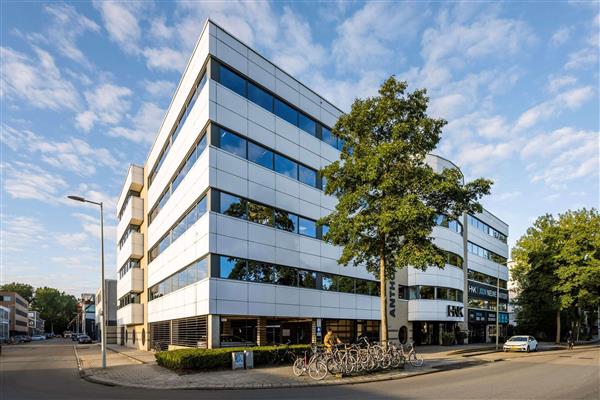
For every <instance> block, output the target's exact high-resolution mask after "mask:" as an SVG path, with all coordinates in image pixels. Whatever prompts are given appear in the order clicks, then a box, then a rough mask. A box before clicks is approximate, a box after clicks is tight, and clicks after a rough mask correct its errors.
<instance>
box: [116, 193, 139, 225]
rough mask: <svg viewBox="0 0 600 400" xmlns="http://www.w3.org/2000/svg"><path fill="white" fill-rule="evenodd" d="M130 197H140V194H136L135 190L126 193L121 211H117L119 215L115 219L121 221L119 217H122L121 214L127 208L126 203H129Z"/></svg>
mask: <svg viewBox="0 0 600 400" xmlns="http://www.w3.org/2000/svg"><path fill="white" fill-rule="evenodd" d="M131 196H136V197H140V192H136V191H135V190H129V192H127V197H125V201H123V204H122V205H121V209H120V210H119V215H118V217H117V218H119V219H121V217H122V216H123V213H124V212H125V209H126V208H127V203H128V202H129V199H130V198H131Z"/></svg>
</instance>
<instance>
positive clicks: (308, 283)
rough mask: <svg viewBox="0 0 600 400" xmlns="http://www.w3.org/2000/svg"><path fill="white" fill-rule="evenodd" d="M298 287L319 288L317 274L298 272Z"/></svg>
mask: <svg viewBox="0 0 600 400" xmlns="http://www.w3.org/2000/svg"><path fill="white" fill-rule="evenodd" d="M298 286H300V287H305V288H310V289H314V288H316V287H317V274H316V273H315V272H311V271H304V270H299V271H298Z"/></svg>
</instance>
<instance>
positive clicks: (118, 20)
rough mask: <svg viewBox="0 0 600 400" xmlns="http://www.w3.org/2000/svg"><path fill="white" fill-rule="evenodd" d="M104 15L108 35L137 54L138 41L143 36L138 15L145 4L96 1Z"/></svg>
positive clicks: (124, 47)
mask: <svg viewBox="0 0 600 400" xmlns="http://www.w3.org/2000/svg"><path fill="white" fill-rule="evenodd" d="M93 4H94V8H96V9H97V10H98V11H99V12H100V15H101V16H102V21H103V22H104V27H105V28H106V30H107V31H108V35H109V37H110V38H111V40H113V41H114V42H116V43H117V44H118V45H119V46H120V47H121V48H122V49H123V50H124V51H125V52H127V53H130V54H137V52H138V51H139V48H138V45H139V44H138V41H139V40H140V38H141V36H142V30H141V28H140V26H139V22H138V18H137V15H139V14H138V13H139V12H140V11H141V10H140V8H141V7H142V6H143V5H144V4H143V3H139V2H116V1H94V2H93Z"/></svg>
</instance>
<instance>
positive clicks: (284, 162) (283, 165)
mask: <svg viewBox="0 0 600 400" xmlns="http://www.w3.org/2000/svg"><path fill="white" fill-rule="evenodd" d="M275 172H279V173H280V174H283V175H286V176H289V177H290V178H292V179H296V180H297V179H298V164H296V163H295V162H293V161H292V160H290V159H289V158H287V157H284V156H280V155H279V154H275Z"/></svg>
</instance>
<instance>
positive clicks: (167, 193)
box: [148, 134, 207, 225]
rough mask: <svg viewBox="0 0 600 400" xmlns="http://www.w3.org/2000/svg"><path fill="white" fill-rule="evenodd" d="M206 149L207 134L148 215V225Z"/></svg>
mask: <svg viewBox="0 0 600 400" xmlns="http://www.w3.org/2000/svg"><path fill="white" fill-rule="evenodd" d="M206 147H207V138H206V134H204V135H203V136H202V137H201V138H200V140H199V141H198V143H196V145H195V146H194V147H193V149H192V151H191V153H190V155H189V156H188V157H187V159H186V160H185V162H184V163H183V165H182V166H181V167H180V168H179V170H178V171H177V173H176V174H175V177H174V178H173V179H172V180H171V182H169V183H168V184H167V187H166V189H165V191H164V192H163V194H161V195H160V197H159V198H158V201H157V202H156V205H155V206H154V208H152V210H151V211H150V214H148V225H150V224H152V221H154V219H156V216H157V215H158V213H159V212H160V210H161V209H162V208H163V207H164V206H165V204H167V201H168V200H169V199H170V198H171V194H173V193H174V192H175V189H177V187H178V186H179V184H180V183H181V181H183V178H185V176H186V175H187V173H188V172H189V171H190V170H191V169H192V167H193V166H194V164H195V163H196V161H197V160H198V159H199V158H200V156H201V155H202V153H203V152H204V150H206Z"/></svg>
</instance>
